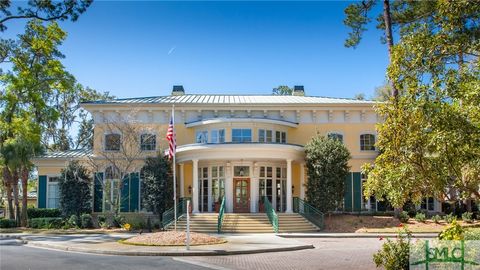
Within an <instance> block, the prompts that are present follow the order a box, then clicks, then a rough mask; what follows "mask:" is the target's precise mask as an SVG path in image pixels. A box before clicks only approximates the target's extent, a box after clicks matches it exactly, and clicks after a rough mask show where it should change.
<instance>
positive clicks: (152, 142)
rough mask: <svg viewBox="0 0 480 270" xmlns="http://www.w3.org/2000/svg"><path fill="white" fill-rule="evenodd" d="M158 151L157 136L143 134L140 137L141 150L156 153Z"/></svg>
mask: <svg viewBox="0 0 480 270" xmlns="http://www.w3.org/2000/svg"><path fill="white" fill-rule="evenodd" d="M156 149H157V135H155V134H142V135H140V150H142V151H155V150H156Z"/></svg>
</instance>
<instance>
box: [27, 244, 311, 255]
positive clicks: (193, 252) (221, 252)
mask: <svg viewBox="0 0 480 270" xmlns="http://www.w3.org/2000/svg"><path fill="white" fill-rule="evenodd" d="M28 246H30V247H37V248H48V249H56V250H62V251H73V252H82V253H93V254H102V255H122V256H222V255H240V254H258V253H268V252H281V251H295V250H302V249H312V248H315V247H314V246H313V245H297V246H292V247H281V248H265V249H251V250H191V251H186V250H185V251H116V250H102V249H90V248H79V247H72V246H70V247H66V246H63V245H52V244H47V243H39V242H33V241H31V242H29V243H28Z"/></svg>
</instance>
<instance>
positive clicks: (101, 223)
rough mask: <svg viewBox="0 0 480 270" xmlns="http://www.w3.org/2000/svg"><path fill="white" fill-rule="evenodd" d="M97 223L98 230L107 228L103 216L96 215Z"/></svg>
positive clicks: (105, 218)
mask: <svg viewBox="0 0 480 270" xmlns="http://www.w3.org/2000/svg"><path fill="white" fill-rule="evenodd" d="M97 222H98V226H99V227H100V228H108V223H107V217H105V216H104V215H98V216H97Z"/></svg>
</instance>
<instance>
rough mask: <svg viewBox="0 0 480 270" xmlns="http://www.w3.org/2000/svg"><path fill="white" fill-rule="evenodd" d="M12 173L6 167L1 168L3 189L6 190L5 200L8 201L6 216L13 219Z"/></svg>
mask: <svg viewBox="0 0 480 270" xmlns="http://www.w3.org/2000/svg"><path fill="white" fill-rule="evenodd" d="M12 182H13V181H12V174H11V173H10V170H9V169H8V168H7V167H4V168H3V184H4V186H5V191H6V192H7V201H8V218H9V219H14V218H15V214H14V213H15V212H14V209H13V196H12V191H13V190H12Z"/></svg>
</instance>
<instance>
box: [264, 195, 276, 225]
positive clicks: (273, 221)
mask: <svg viewBox="0 0 480 270" xmlns="http://www.w3.org/2000/svg"><path fill="white" fill-rule="evenodd" d="M263 206H264V210H265V213H266V214H267V217H268V220H269V221H270V224H272V227H273V231H274V232H275V233H278V215H277V213H275V209H273V207H272V204H271V203H270V201H269V200H268V198H267V196H264V197H263Z"/></svg>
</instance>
